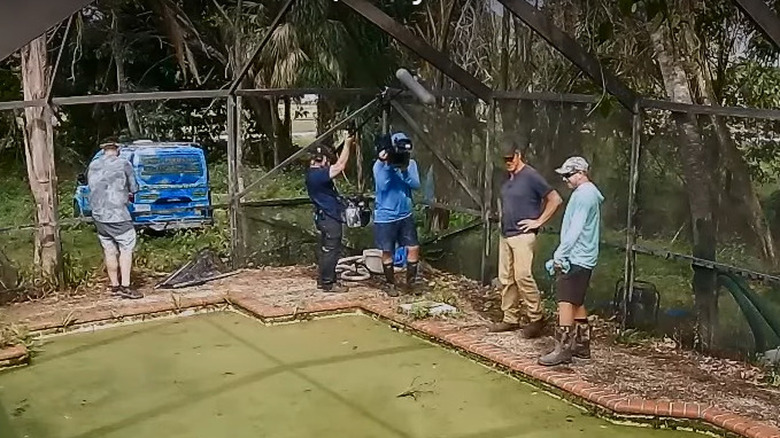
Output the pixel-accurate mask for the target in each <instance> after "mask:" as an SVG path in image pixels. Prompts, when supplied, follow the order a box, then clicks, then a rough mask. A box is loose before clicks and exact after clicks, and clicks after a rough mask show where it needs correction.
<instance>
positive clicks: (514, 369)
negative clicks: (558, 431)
mask: <svg viewBox="0 0 780 438" xmlns="http://www.w3.org/2000/svg"><path fill="white" fill-rule="evenodd" d="M230 307H233V308H235V309H237V310H240V311H241V312H243V313H246V314H249V315H250V316H252V317H255V318H257V319H259V320H260V321H261V322H263V323H266V324H273V323H281V322H291V321H299V320H307V319H312V318H316V317H320V316H325V315H333V314H344V313H363V314H366V315H368V316H371V317H375V318H378V319H381V320H383V321H384V322H386V323H388V324H389V325H391V326H395V327H397V328H400V329H402V330H404V331H408V332H410V333H411V334H413V335H415V336H417V337H421V338H424V339H426V340H428V341H430V342H434V343H436V344H439V345H442V346H444V347H447V348H449V349H453V350H455V351H456V352H458V353H460V354H462V355H465V356H467V357H469V358H471V359H473V360H476V361H478V362H480V363H482V364H484V365H488V366H490V367H492V368H495V369H497V370H499V371H501V372H505V373H507V374H510V375H512V376H513V377H515V378H518V379H520V380H523V381H526V382H528V383H530V384H533V385H534V386H537V387H540V388H541V389H543V390H546V391H548V392H551V393H553V394H555V395H556V396H559V397H561V398H563V399H565V400H568V401H570V402H572V403H574V404H576V405H579V406H582V407H583V408H585V409H587V410H588V411H589V412H592V413H593V414H595V415H597V416H601V417H606V418H609V419H611V420H614V421H628V422H631V423H634V424H637V423H638V424H644V425H648V426H653V427H675V428H687V429H693V430H696V431H700V432H709V433H717V434H719V435H721V436H724V435H725V436H739V437H749V438H780V429H777V428H774V427H772V426H770V425H768V424H766V423H763V422H760V421H756V420H753V419H749V418H747V417H743V416H741V415H737V414H734V413H731V412H728V411H727V410H723V409H720V408H716V407H709V406H702V405H701V404H699V403H682V402H668V401H662V400H647V399H641V398H636V397H627V396H624V395H620V394H618V393H616V392H613V391H609V390H605V389H602V388H599V387H597V386H595V385H592V384H590V383H588V382H586V381H584V380H582V379H581V378H579V377H576V376H574V375H571V374H567V373H562V372H560V371H557V370H556V369H555V368H547V367H543V366H540V365H537V364H536V363H534V362H532V361H530V360H528V359H526V358H523V357H521V356H518V355H515V354H514V353H511V352H509V351H507V350H504V349H502V348H500V347H498V346H496V345H493V344H489V343H486V342H484V341H483V340H482V339H480V338H479V337H477V336H475V335H472V334H467V333H462V332H461V331H460V329H459V328H458V327H457V326H456V325H455V324H452V323H450V322H448V321H446V320H441V319H424V320H411V321H409V320H406V318H405V317H404V316H403V315H401V314H399V313H398V312H396V309H395V307H394V306H393V305H392V304H391V303H389V302H386V301H383V300H380V299H339V298H337V297H334V299H331V300H326V301H320V302H314V303H305V304H303V307H298V306H296V307H292V306H286V307H282V306H275V305H269V304H267V303H264V302H263V301H262V296H257V295H251V294H238V295H231V294H227V295H221V296H208V297H186V296H184V297H181V298H180V299H176V298H173V299H171V300H170V301H157V302H145V303H143V302H141V303H139V302H130V303H129V304H128V305H126V306H122V307H121V308H120V311H119V312H117V311H116V310H114V309H111V310H98V311H94V312H92V313H86V314H83V315H79V318H78V319H75V318H72V315H69V316H70V317H69V318H65V319H63V320H62V321H53V320H52V321H39V322H37V323H36V324H33V325H32V326H31V327H30V330H31V332H32V333H34V334H36V335H45V334H51V333H55V334H58V333H67V332H70V331H73V330H76V329H78V328H84V327H87V326H96V325H108V324H111V323H114V322H122V321H125V320H126V319H128V318H129V319H137V320H139V321H143V320H146V319H151V318H157V317H160V316H166V315H176V314H179V313H185V311H187V313H192V311H195V312H196V313H199V312H200V311H213V310H227V309H229V308H230ZM29 360H30V354H29V352H28V351H27V349H26V348H25V347H24V346H15V347H11V348H6V349H0V369H5V368H7V367H14V366H24V365H26V364H27V363H29Z"/></svg>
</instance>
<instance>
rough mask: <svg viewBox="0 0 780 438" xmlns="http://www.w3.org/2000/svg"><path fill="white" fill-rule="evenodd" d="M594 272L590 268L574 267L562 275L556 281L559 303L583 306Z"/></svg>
mask: <svg viewBox="0 0 780 438" xmlns="http://www.w3.org/2000/svg"><path fill="white" fill-rule="evenodd" d="M592 272H593V271H592V270H590V269H588V268H583V267H582V266H577V265H572V267H571V269H569V272H567V273H565V274H561V275H560V276H559V277H558V279H557V280H556V281H555V290H556V294H555V295H556V297H557V299H558V301H559V302H560V301H563V302H566V303H571V304H574V305H575V306H581V305H583V304H584V303H585V292H587V291H588V285H589V284H590V275H591V273H592Z"/></svg>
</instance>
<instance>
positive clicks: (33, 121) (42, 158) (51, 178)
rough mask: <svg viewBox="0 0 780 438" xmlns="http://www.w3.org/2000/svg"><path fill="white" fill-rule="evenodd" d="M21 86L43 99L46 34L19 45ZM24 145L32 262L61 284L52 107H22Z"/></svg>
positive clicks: (27, 95) (46, 77)
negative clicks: (32, 203) (32, 233)
mask: <svg viewBox="0 0 780 438" xmlns="http://www.w3.org/2000/svg"><path fill="white" fill-rule="evenodd" d="M21 56H22V86H23V90H24V99H25V100H37V99H45V98H46V94H47V92H48V85H49V66H48V61H47V57H46V56H47V52H46V35H45V34H44V35H42V36H40V37H38V38H36V39H35V40H33V41H32V42H30V44H28V45H26V46H25V47H23V48H22V52H21ZM24 116H25V128H24V149H25V156H26V159H27V176H28V178H29V181H30V189H31V191H32V194H33V197H34V198H35V206H36V212H35V213H36V214H35V216H36V221H37V224H38V229H37V231H36V234H35V266H36V268H37V269H38V270H39V272H40V273H41V274H42V275H44V276H45V277H48V278H50V279H53V280H55V281H57V282H58V283H60V284H61V281H62V245H61V241H60V229H59V218H58V216H57V204H58V200H57V173H56V169H55V165H54V163H55V158H54V128H53V126H52V117H53V114H52V112H51V107H49V106H48V105H47V106H39V107H28V108H25V109H24Z"/></svg>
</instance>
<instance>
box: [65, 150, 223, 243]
mask: <svg viewBox="0 0 780 438" xmlns="http://www.w3.org/2000/svg"><path fill="white" fill-rule="evenodd" d="M102 153H103V152H102V151H100V152H98V153H97V154H95V156H94V157H93V158H92V159H93V160H95V159H97V158H98V157H100V156H101V154H102ZM119 155H120V156H121V157H124V158H126V159H127V160H128V161H130V163H131V164H132V166H133V172H134V173H135V178H136V180H137V181H138V193H136V194H135V197H134V199H133V202H132V203H131V204H130V206H129V209H130V213H131V214H132V216H133V222H134V223H135V225H136V226H137V227H139V228H151V229H154V230H164V229H172V228H191V227H199V226H203V225H207V224H211V223H212V222H213V215H212V210H211V190H210V188H209V175H208V167H207V163H206V157H205V154H204V152H203V149H201V148H200V147H199V146H198V145H196V144H192V143H156V142H150V141H140V142H134V143H130V144H125V145H122V146H121V147H120V150H119ZM79 180H80V181H79V184H78V186H77V187H76V193H75V195H74V198H73V211H74V214H75V215H76V216H77V217H89V216H91V210H90V207H89V187H88V186H87V182H86V178H85V177H84V176H82V177H80V178H79Z"/></svg>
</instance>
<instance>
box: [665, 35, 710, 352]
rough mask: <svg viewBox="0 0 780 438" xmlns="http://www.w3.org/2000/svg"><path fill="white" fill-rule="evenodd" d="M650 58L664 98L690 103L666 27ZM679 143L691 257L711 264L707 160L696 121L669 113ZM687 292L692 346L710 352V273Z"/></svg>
mask: <svg viewBox="0 0 780 438" xmlns="http://www.w3.org/2000/svg"><path fill="white" fill-rule="evenodd" d="M650 37H651V39H652V42H653V46H654V48H655V55H656V60H657V61H658V66H659V68H660V71H661V76H662V77H663V82H664V86H665V88H666V92H667V94H668V95H669V99H671V100H672V101H674V102H680V103H687V104H690V103H693V99H692V93H691V89H690V85H689V83H688V79H687V77H686V74H685V70H684V68H683V64H682V62H681V60H680V58H679V57H678V56H677V54H676V53H675V52H674V47H675V46H674V44H673V42H672V41H671V37H670V35H669V30H668V28H667V27H666V24H665V23H664V24H662V25H661V26H659V28H658V29H655V30H653V31H651V32H650ZM673 119H674V121H675V124H676V126H677V135H678V140H679V142H680V144H679V147H678V154H679V159H680V162H681V164H682V168H683V177H684V179H685V190H686V192H687V194H688V203H689V206H690V212H691V228H692V230H693V256H694V257H698V258H702V259H706V260H715V251H716V246H717V242H716V221H715V219H716V218H715V215H714V212H715V207H716V202H715V196H714V187H713V176H712V172H713V171H714V169H715V167H714V166H712V163H711V159H710V157H709V156H708V153H707V151H706V149H705V147H704V142H703V141H702V135H701V132H700V129H699V126H698V124H697V123H696V119H695V118H694V117H693V116H692V115H690V114H684V113H674V114H673ZM693 292H694V298H695V306H696V317H697V321H696V331H697V333H696V335H697V347H698V348H701V349H705V350H706V349H710V348H712V343H713V340H714V338H715V332H716V329H717V319H718V299H717V284H716V276H715V271H713V270H711V269H702V268H694V274H693Z"/></svg>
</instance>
